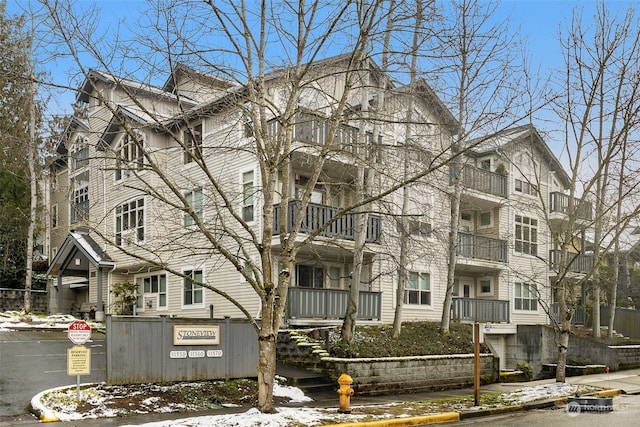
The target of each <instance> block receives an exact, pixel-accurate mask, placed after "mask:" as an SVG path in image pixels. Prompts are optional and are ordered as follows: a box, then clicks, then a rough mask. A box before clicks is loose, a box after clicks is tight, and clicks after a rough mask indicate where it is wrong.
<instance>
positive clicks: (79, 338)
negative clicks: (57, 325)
mask: <svg viewBox="0 0 640 427" xmlns="http://www.w3.org/2000/svg"><path fill="white" fill-rule="evenodd" d="M67 335H68V336H69V339H70V340H71V342H72V343H74V344H76V345H81V344H84V343H86V342H87V341H89V339H90V338H91V326H89V324H88V323H87V322H85V321H84V320H75V321H74V322H73V323H72V324H70V325H69V329H68V330H67Z"/></svg>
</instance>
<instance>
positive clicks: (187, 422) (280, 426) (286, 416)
mask: <svg viewBox="0 0 640 427" xmlns="http://www.w3.org/2000/svg"><path fill="white" fill-rule="evenodd" d="M74 320H76V318H74V317H73V316H68V315H56V316H47V317H38V316H31V318H30V319H29V318H28V317H26V316H24V315H22V314H21V313H19V312H6V313H0V331H8V330H12V329H25V328H52V329H66V328H68V327H69V324H70V323H71V322H73V321H74ZM99 326H101V325H100V324H95V327H96V328H97V327H99ZM92 328H94V324H92ZM43 393H44V392H43ZM43 393H41V394H40V395H39V396H41V395H42V394H43ZM575 393H576V386H572V385H570V384H566V383H552V384H544V385H537V386H530V387H523V388H521V389H518V390H515V391H513V392H509V393H504V394H503V395H502V396H501V400H502V401H503V402H505V403H507V404H512V405H517V404H523V403H526V402H531V401H534V400H539V399H555V398H560V397H565V396H569V395H573V394H575ZM274 394H275V395H276V396H285V397H286V396H288V397H290V398H291V399H292V401H294V402H305V401H310V400H311V399H310V398H308V397H307V396H305V395H304V393H303V392H302V391H301V390H300V389H298V388H296V387H289V386H281V385H276V386H275V387H274ZM39 396H35V397H34V399H33V401H32V404H34V405H35V406H36V407H38V405H40V409H41V410H43V411H45V412H46V411H47V409H46V408H44V407H43V406H42V404H41V403H39V400H40V399H39ZM277 409H278V412H277V413H276V414H262V413H260V412H259V411H258V410H257V409H255V408H252V409H250V410H248V411H246V412H243V413H236V414H225V415H211V416H200V417H191V418H183V419H178V420H171V421H161V422H154V423H146V424H138V425H141V426H145V427H209V426H211V427H213V426H224V427H257V426H259V427H287V426H289V425H306V426H315V425H319V424H322V423H323V420H332V421H334V422H335V421H340V420H341V418H344V419H343V420H342V422H353V421H356V420H357V418H358V415H354V414H351V415H340V414H338V413H337V411H336V410H335V408H333V409H324V408H302V407H301V408H293V407H279V408H277ZM467 409H480V408H467ZM49 412H50V411H49ZM50 415H51V414H50ZM86 415H87V414H81V413H74V412H71V413H70V414H64V416H63V417H62V418H64V419H65V420H79V419H82V418H86ZM108 416H113V414H107V413H102V414H100V413H93V414H91V417H92V418H101V417H108Z"/></svg>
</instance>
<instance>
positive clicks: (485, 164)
mask: <svg viewBox="0 0 640 427" xmlns="http://www.w3.org/2000/svg"><path fill="white" fill-rule="evenodd" d="M480 169H484V170H488V171H489V170H491V159H484V160H481V161H480Z"/></svg>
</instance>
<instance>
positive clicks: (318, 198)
mask: <svg viewBox="0 0 640 427" xmlns="http://www.w3.org/2000/svg"><path fill="white" fill-rule="evenodd" d="M308 183H309V178H308V177H306V176H302V175H297V176H296V178H295V186H296V189H295V191H296V194H295V197H296V199H297V200H302V198H303V197H304V192H305V190H306V188H307V184H308ZM309 201H310V202H311V203H317V204H319V205H321V204H323V203H324V187H323V186H322V184H318V183H316V185H315V187H314V188H313V190H311V199H310V200H309Z"/></svg>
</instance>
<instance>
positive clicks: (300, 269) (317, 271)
mask: <svg viewBox="0 0 640 427" xmlns="http://www.w3.org/2000/svg"><path fill="white" fill-rule="evenodd" d="M296 280H297V281H298V286H299V287H301V288H323V287H324V268H322V267H313V266H311V265H301V264H298V265H296Z"/></svg>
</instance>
